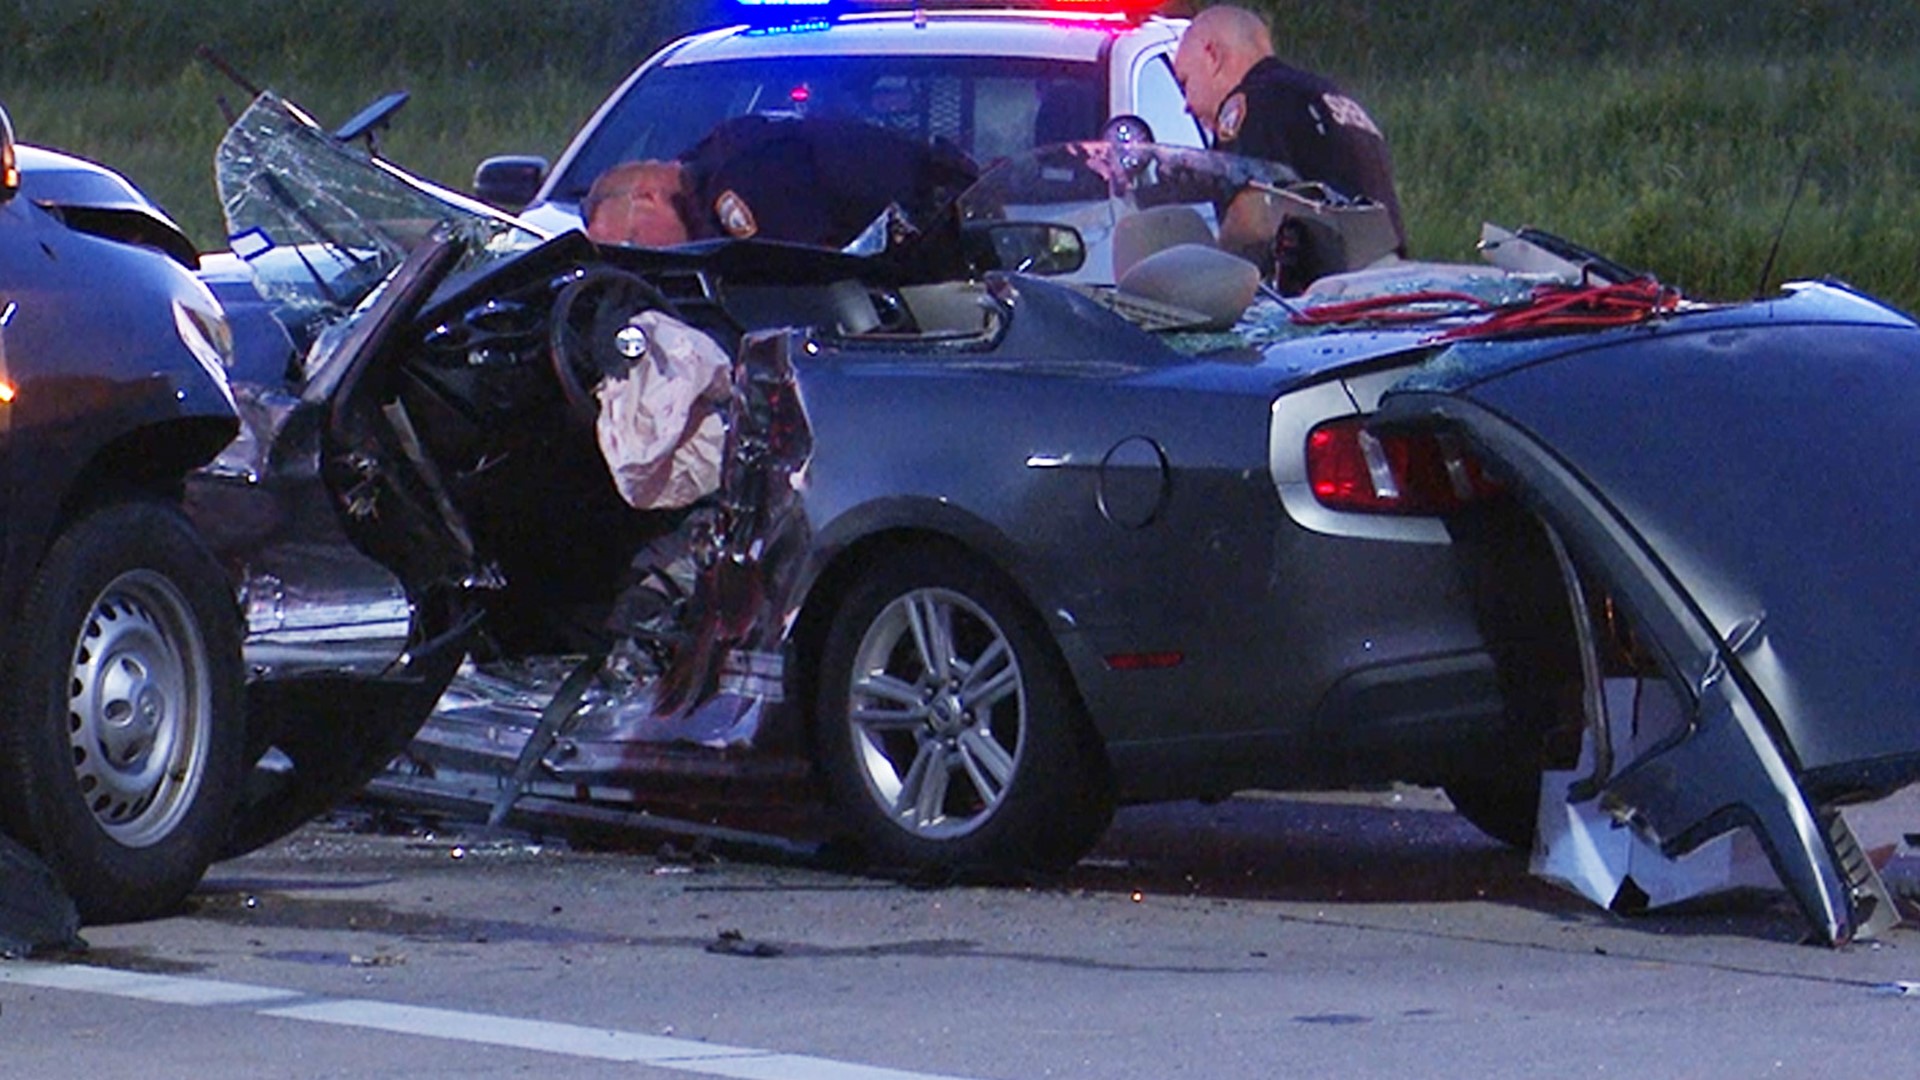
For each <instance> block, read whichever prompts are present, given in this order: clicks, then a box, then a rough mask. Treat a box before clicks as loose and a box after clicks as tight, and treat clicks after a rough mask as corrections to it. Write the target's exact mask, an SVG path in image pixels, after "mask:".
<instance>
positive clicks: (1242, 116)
mask: <svg viewBox="0 0 1920 1080" xmlns="http://www.w3.org/2000/svg"><path fill="white" fill-rule="evenodd" d="M1246 122H1247V95H1246V92H1245V91H1241V92H1239V93H1236V94H1231V95H1229V96H1228V97H1227V100H1225V101H1223V102H1221V103H1220V113H1219V119H1217V120H1216V121H1215V122H1214V128H1215V134H1217V135H1218V136H1219V137H1220V138H1222V139H1225V140H1227V141H1229V142H1231V141H1233V140H1234V139H1237V138H1239V137H1240V125H1241V124H1244V123H1246Z"/></svg>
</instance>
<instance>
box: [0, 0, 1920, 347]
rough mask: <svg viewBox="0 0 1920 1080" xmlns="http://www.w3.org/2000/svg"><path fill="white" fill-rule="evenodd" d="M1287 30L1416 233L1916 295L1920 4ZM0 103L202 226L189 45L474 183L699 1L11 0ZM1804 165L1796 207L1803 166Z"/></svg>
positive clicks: (687, 16) (1431, 12)
mask: <svg viewBox="0 0 1920 1080" xmlns="http://www.w3.org/2000/svg"><path fill="white" fill-rule="evenodd" d="M1278 7H1279V9H1280V10H1283V11H1284V12H1285V18H1284V19H1282V20H1281V21H1280V22H1279V24H1278V26H1277V29H1278V31H1279V33H1278V35H1277V38H1278V41H1279V44H1280V49H1281V52H1282V54H1283V55H1284V56H1286V57H1287V58H1289V59H1291V60H1293V61H1295V62H1297V63H1301V64H1303V65H1305V66H1309V67H1314V68H1317V69H1319V70H1321V71H1324V72H1326V73H1328V74H1330V75H1332V76H1334V77H1335V78H1337V79H1339V80H1341V81H1342V82H1344V83H1346V84H1347V86H1348V87H1349V89H1351V90H1352V91H1353V92H1354V93H1355V95H1356V96H1358V97H1360V98H1361V99H1362V100H1364V101H1366V102H1367V103H1368V106H1369V108H1370V109H1371V110H1372V112H1373V113H1374V115H1375V116H1376V117H1377V118H1378V119H1379V120H1380V121H1381V123H1382V125H1383V126H1384V127H1385V128H1386V129H1387V133H1388V135H1389V137H1390V138H1391V140H1392V142H1393V147H1394V154H1395V166H1396V170H1397V173H1398V178H1399V185H1400V191H1401V199H1402V202H1403V203H1404V204H1405V208H1406V211H1407V216H1408V220H1409V223H1410V226H1411V230H1412V236H1413V246H1414V249H1415V251H1416V253H1417V254H1420V255H1425V256H1430V257H1436V258H1470V257H1471V254H1472V242H1473V239H1474V238H1475V237H1476V236H1477V234H1478V226H1479V222H1480V221H1482V220H1493V221H1497V222H1500V223H1503V224H1509V225H1519V224H1530V225H1537V226H1540V227H1542V228H1546V229H1549V230H1552V231H1554V232H1558V233H1561V234H1562V235H1565V236H1568V237H1570V238H1573V239H1576V240H1579V241H1581V242H1582V243H1585V244H1587V245H1588V246H1591V247H1594V248H1597V249H1599V250H1602V251H1605V252H1607V253H1609V254H1611V255H1613V256H1614V257H1615V258H1617V259H1619V260H1620V261H1622V262H1626V263H1629V264H1631V265H1636V266H1641V267H1645V268H1647V269H1650V270H1653V271H1655V272H1656V273H1658V274H1659V275H1660V276H1661V277H1662V278H1664V279H1666V280H1668V281H1672V282H1676V283H1678V284H1681V285H1682V286H1684V287H1686V288H1688V289H1689V290H1690V291H1692V292H1694V293H1696V294H1698V295H1703V296H1715V297H1730V296H1740V295H1745V294H1748V293H1751V292H1752V291H1753V290H1754V289H1755V287H1756V286H1757V285H1758V278H1759V274H1760V269H1761V266H1762V264H1763V263H1764V262H1765V260H1766V256H1767V252H1768V249H1769V248H1770V247H1771V245H1772V244H1773V241H1774V237H1775V234H1776V233H1778V232H1780V230H1781V226H1782V223H1783V221H1784V222H1785V223H1786V224H1785V230H1784V234H1783V235H1782V244H1781V254H1780V260H1779V267H1778V270H1777V271H1776V273H1775V278H1776V279H1777V278H1778V277H1780V276H1781V275H1782V274H1785V275H1787V276H1821V275H1826V276H1834V277H1839V278H1841V279H1844V280H1847V281H1850V282H1852V283H1853V284H1856V285H1859V286H1861V287H1863V288H1866V289H1869V290H1871V291H1873V292H1876V293H1878V294H1880V295H1882V296H1885V297H1887V298H1888V299H1890V300H1892V301H1894V302H1895V303H1897V304H1900V305H1901V306H1903V307H1905V308H1907V309H1908V310H1917V309H1920V5H1913V4H1892V3H1885V2H1878V3H1876V2H1870V0H1668V2H1666V3H1653V2H1650V0H1561V2H1559V3H1557V4H1551V5H1548V4H1537V3H1532V2H1525V0H1451V2H1448V3H1438V2H1434V0H1348V2H1345V3H1334V2H1330V0H1288V2H1286V3H1284V4H1283V5H1279V6H1278ZM11 8H12V10H13V12H14V15H13V16H12V18H11V19H10V22H9V25H7V26H6V27H5V28H4V29H0V42H3V43H4V47H5V49H6V55H7V60H6V63H5V65H4V68H3V69H0V102H4V103H5V104H6V106H7V108H8V109H9V110H10V111H11V112H12V114H13V118H14V122H15V126H16V127H17V128H18V129H19V131H20V132H21V135H22V137H23V138H24V139H26V140H27V141H32V142H41V143H46V144H50V145H56V146H62V147H65V148H67V149H70V150H72V151H74V152H77V153H80V154H83V155H85V156H88V157H93V158H96V159H98V160H101V161H105V162H109V163H111V164H113V165H115V166H117V167H119V168H120V169H122V170H123V171H125V172H126V173H128V174H129V175H130V176H132V177H133V178H134V179H135V180H136V182H138V183H140V184H141V185H142V186H143V187H145V188H147V189H148V190H149V191H150V192H151V193H153V194H154V195H155V196H156V197H157V198H158V199H160V200H161V201H162V202H163V203H164V204H165V205H166V206H167V207H168V208H169V209H170V210H171V211H172V212H173V213H174V214H175V216H176V217H178V218H179V219H180V220H181V222H182V224H184V225H185V226H186V227H187V229H188V231H189V232H190V233H191V234H192V235H193V237H194V238H195V239H196V240H197V241H199V242H200V243H201V244H202V245H203V246H205V247H215V246H219V243H220V237H221V235H222V232H223V229H222V227H221V225H220V221H219V213H218V207H217V205H216V201H215V198H214V195H213V190H212V181H211V161H212V154H213V147H214V146H215V144H216V143H217V141H218V139H219V136H220V132H221V129H222V127H223V120H222V118H221V110H220V104H219V102H220V100H221V99H222V98H224V99H225V100H226V101H227V102H228V103H229V104H230V105H237V104H239V103H240V102H241V101H242V99H243V98H244V95H243V94H242V93H241V92H240V91H239V90H238V89H237V88H236V87H235V86H233V84H231V83H230V82H228V81H227V80H226V79H225V78H224V77H222V76H220V75H218V74H217V73H215V72H214V71H213V70H212V69H211V68H210V67H208V66H207V65H205V64H204V63H201V62H199V61H196V60H195V59H194V50H195V48H196V46H198V45H201V44H207V45H211V46H213V47H214V48H216V49H217V50H218V51H219V52H220V53H221V54H222V55H224V56H225V57H226V58H227V59H228V60H229V61H230V62H231V63H232V64H233V65H234V66H235V67H237V68H239V69H240V70H241V71H243V72H245V73H246V74H247V75H248V76H249V78H251V79H252V80H254V81H255V82H258V83H261V84H263V85H270V86H273V87H275V88H277V89H279V90H281V91H283V92H285V93H286V94H287V95H288V96H290V97H292V98H294V99H295V100H297V101H300V102H302V103H303V104H304V105H306V106H307V107H308V108H309V109H310V110H311V111H312V112H313V113H314V114H315V115H316V116H317V117H319V118H320V119H321V120H322V121H323V122H331V123H337V122H339V121H341V120H344V119H345V118H347V117H348V116H350V115H352V113H353V112H354V111H356V110H357V109H358V108H359V106H361V105H363V104H365V103H366V102H368V101H370V100H372V99H373V98H375V97H377V96H378V95H379V94H381V93H384V92H386V91H388V90H392V89H406V90H408V91H410V92H411V93H412V95H413V100H412V102H411V103H410V104H409V105H408V107H407V109H406V111H405V112H404V113H402V114H401V116H400V118H399V120H398V123H397V125H396V128H395V130H394V132H393V133H392V135H391V136H390V137H389V138H388V139H387V141H386V142H385V143H384V149H385V151H386V153H387V155H388V156H389V157H391V158H392V159H393V160H395V161H397V162H399V163H401V164H402V165H405V166H407V167H409V168H412V169H414V170H415V171H418V172H421V173H423V174H425V175H427V176H430V177H433V178H435V179H438V180H440V181H442V182H446V183H449V184H453V185H456V186H464V184H465V183H466V182H467V180H468V179H469V177H470V176H471V173H472V169H473V165H474V164H475V162H477V161H478V160H479V159H480V158H481V157H483V156H486V155H488V154H493V153H502V152H535V153H544V154H547V155H550V156H551V155H553V154H556V153H558V152H559V150H560V149H561V148H562V147H563V146H564V145H565V143H566V140H567V138H568V137H569V136H570V135H571V134H572V132H573V131H574V129H575V128H577V127H578V126H579V124H580V122H581V121H582V120H583V119H585V117H586V116H587V114H588V113H589V112H590V111H591V110H592V108H593V107H594V105H595V104H597V103H598V102H599V100H600V99H601V97H602V96H603V95H604V94H605V93H606V91H607V90H608V89H609V88H610V87H611V86H612V85H613V84H614V83H615V82H616V81H617V80H618V79H619V78H620V77H621V76H623V75H624V74H625V73H626V72H627V71H628V70H630V69H631V68H632V66H633V65H634V64H635V63H637V62H638V61H639V60H640V59H641V58H642V57H644V56H645V55H646V54H647V53H648V52H649V51H651V50H652V49H653V48H654V47H656V46H657V45H658V44H659V43H660V42H662V41H664V40H666V39H668V38H670V37H671V36H673V35H675V34H678V33H681V32H684V31H686V30H689V29H692V28H695V27H698V26H701V25H708V24H711V23H713V22H716V21H718V20H719V19H720V18H722V17H723V16H722V9H721V7H720V5H719V3H718V2H717V0H654V2H650V3H636V2H633V0H544V2H541V3H532V2H518V3H516V2H508V0H466V2H459V0H306V2H304V3H301V4H298V5H295V4H289V3H285V2H282V0H226V2H225V3H223V4H221V5H220V6H219V7H217V8H215V7H212V6H209V5H204V4H198V3H189V2H187V0H98V2H89V0H16V3H14V4H13V5H11ZM1803 169H1804V172H1805V182H1804V185H1803V186H1802V188H1801V193H1800V196H1799V198H1798V200H1797V203H1796V204H1795V205H1794V207H1793V210H1792V214H1791V216H1789V215H1788V214H1787V207H1788V201H1789V198H1790V197H1791V195H1792V193H1793V191H1794V189H1795V186H1796V179H1797V178H1798V177H1799V176H1800V175H1801V173H1802V170H1803Z"/></svg>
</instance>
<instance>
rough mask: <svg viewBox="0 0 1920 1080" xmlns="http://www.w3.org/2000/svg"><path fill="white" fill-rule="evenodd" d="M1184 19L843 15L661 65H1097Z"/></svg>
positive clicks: (714, 37)
mask: <svg viewBox="0 0 1920 1080" xmlns="http://www.w3.org/2000/svg"><path fill="white" fill-rule="evenodd" d="M1185 26H1186V22H1185V20H1176V19H1163V18H1160V17H1157V16H1155V17H1151V18H1148V19H1145V20H1133V19H1126V18H1121V17H1118V16H1108V15H1094V14H1079V13H1061V12H1057V11H1054V12H1047V11H1018V10H1014V11H999V10H987V11H974V10H966V11H954V10H941V9H935V10H933V11H929V12H927V13H925V15H924V16H921V17H916V16H915V13H914V12H911V11H889V12H871V13H861V14H856V15H843V16H841V17H839V18H837V19H833V20H830V21H829V20H822V21H819V22H814V23H802V24H798V25H795V26H791V27H786V26H783V27H777V28H768V27H758V28H756V27H752V26H744V25H743V26H731V27H726V28H724V29H721V30H713V31H709V32H707V33H703V34H694V35H691V36H689V37H687V38H683V39H682V40H681V41H680V42H679V43H678V44H677V45H676V46H674V47H673V49H672V52H671V54H670V55H668V56H666V57H664V58H663V59H662V61H661V63H662V64H663V65H665V66H670V67H671V66H677V65H681V64H703V63H712V62H715V61H724V60H744V59H760V58H766V57H791V56H821V55H852V56H894V55H911V56H1009V57H1026V58H1033V59H1040V60H1069V61H1093V60H1098V59H1100V58H1101V57H1102V56H1103V55H1105V53H1106V52H1107V50H1108V49H1110V48H1111V47H1112V45H1113V44H1114V43H1115V42H1116V41H1118V40H1121V39H1123V38H1138V39H1140V40H1141V41H1143V42H1161V41H1165V42H1172V41H1174V40H1175V39H1177V38H1178V37H1179V35H1180V32H1181V30H1183V29H1184V28H1185Z"/></svg>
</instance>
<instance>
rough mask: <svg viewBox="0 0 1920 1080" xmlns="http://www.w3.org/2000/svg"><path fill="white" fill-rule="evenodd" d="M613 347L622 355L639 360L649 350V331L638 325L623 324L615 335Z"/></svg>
mask: <svg viewBox="0 0 1920 1080" xmlns="http://www.w3.org/2000/svg"><path fill="white" fill-rule="evenodd" d="M613 347H614V349H615V350H616V351H617V352H619V354H620V355H621V356H624V357H626V358H627V359H629V360H638V359H640V358H641V357H642V356H645V355H646V352H647V332H646V331H645V330H642V329H640V328H639V327H637V326H632V325H628V326H623V327H621V328H620V332H619V333H617V334H615V335H613Z"/></svg>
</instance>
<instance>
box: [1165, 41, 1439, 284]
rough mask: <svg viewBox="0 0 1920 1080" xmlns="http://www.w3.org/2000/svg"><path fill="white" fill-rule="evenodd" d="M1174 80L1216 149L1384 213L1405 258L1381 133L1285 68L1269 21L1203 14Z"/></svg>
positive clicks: (1347, 102) (1180, 53) (1355, 107)
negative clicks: (1277, 167) (1273, 166)
mask: <svg viewBox="0 0 1920 1080" xmlns="http://www.w3.org/2000/svg"><path fill="white" fill-rule="evenodd" d="M1173 72H1174V77H1175V78H1176V79H1178V80H1179V82H1180V90H1181V92H1182V93H1184V94H1185V95H1186V98H1187V111H1188V112H1190V113H1192V114H1193V117H1194V119H1196V120H1198V121H1199V122H1200V126H1201V127H1204V128H1206V129H1207V131H1208V132H1210V133H1212V135H1213V140H1214V141H1213V146H1214V149H1216V150H1220V151H1222V152H1225V153H1231V154H1238V155H1240V156H1241V157H1249V158H1258V159H1260V160H1263V161H1275V162H1279V163H1280V164H1282V165H1288V166H1291V167H1292V168H1293V170H1294V171H1295V172H1297V173H1299V174H1300V177H1301V179H1303V180H1312V181H1318V182H1320V183H1323V184H1325V185H1327V186H1328V187H1331V188H1333V189H1334V190H1336V191H1339V192H1340V193H1341V194H1343V195H1347V196H1365V197H1366V198H1369V199H1371V200H1373V201H1374V202H1377V203H1380V204H1381V205H1383V206H1385V207H1386V208H1387V212H1388V214H1389V215H1390V216H1391V217H1392V219H1393V229H1394V232H1395V233H1396V234H1397V235H1398V237H1399V241H1400V249H1399V253H1400V254H1403V255H1404V254H1406V247H1407V230H1406V225H1405V224H1404V223H1403V222H1402V221H1401V218H1400V198H1399V196H1398V195H1397V194H1395V192H1394V187H1393V162H1392V159H1391V158H1390V157H1389V156H1388V154H1387V140H1386V137H1385V136H1383V135H1382V134H1381V133H1380V128H1379V125H1377V124H1375V123H1374V122H1373V118H1372V117H1371V116H1368V115H1367V110H1366V109H1364V108H1362V107H1361V105H1360V103H1359V102H1357V101H1355V100H1353V99H1352V98H1350V97H1348V96H1347V95H1345V94H1343V93H1341V92H1340V88H1339V87H1338V86H1336V85H1334V84H1333V83H1332V82H1331V81H1330V80H1328V79H1325V78H1322V77H1320V76H1318V75H1315V74H1313V73H1311V72H1307V71H1302V70H1300V69H1299V68H1296V67H1291V66H1289V65H1287V64H1283V63H1281V62H1280V60H1279V59H1277V58H1276V57H1275V56H1274V53H1273V37H1272V35H1271V33H1270V32H1269V31H1268V29H1267V24H1266V21H1265V20H1264V19H1262V18H1261V17H1260V16H1258V15H1256V14H1254V13H1253V12H1251V11H1247V10H1246V9H1244V8H1237V7H1232V6H1228V5H1224V4H1223V5H1219V6H1216V7H1210V8H1207V9H1206V10H1205V11H1202V12H1200V14H1198V15H1196V16H1194V19H1193V22H1192V23H1191V24H1190V25H1189V26H1188V27H1187V31H1186V33H1185V34H1183V35H1181V38H1180V47H1179V48H1178V49H1177V50H1176V51H1175V53H1174V58H1173Z"/></svg>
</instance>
